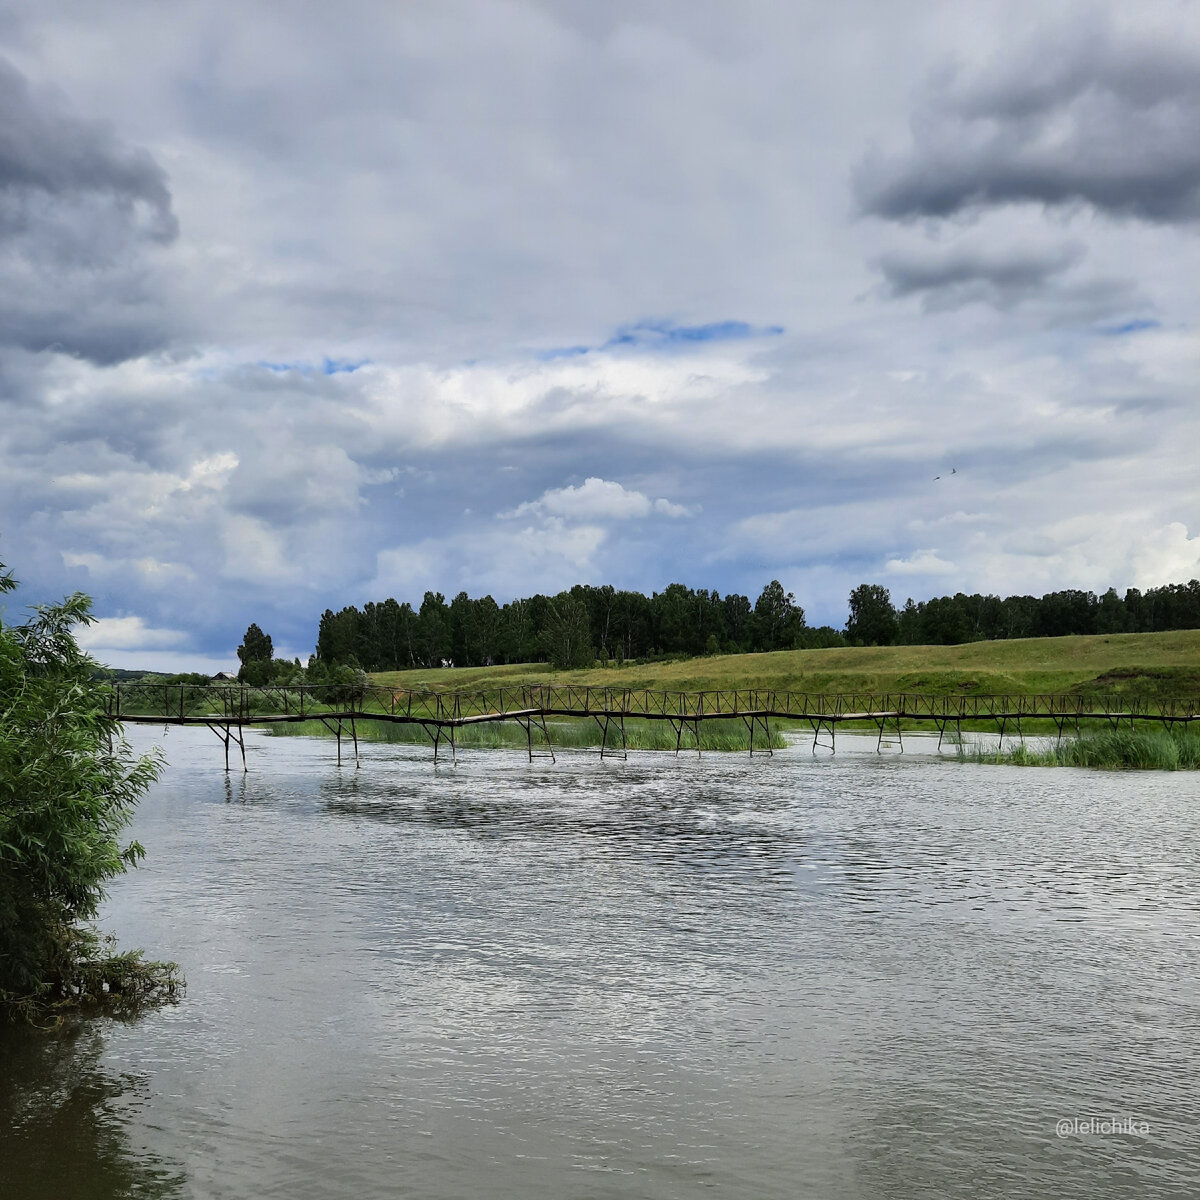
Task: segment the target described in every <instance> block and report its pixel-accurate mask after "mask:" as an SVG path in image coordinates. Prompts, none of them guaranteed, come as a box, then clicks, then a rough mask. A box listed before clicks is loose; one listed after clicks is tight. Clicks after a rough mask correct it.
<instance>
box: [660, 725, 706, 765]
mask: <svg viewBox="0 0 1200 1200" xmlns="http://www.w3.org/2000/svg"><path fill="white" fill-rule="evenodd" d="M667 720H668V721H670V722H671V728H672V729H674V730H675V757H676V758H678V757H679V751H680V750H682V749H683V727H684V726H685V725H686V726H688V728H690V729H691V731H692V736H693V737H694V738H695V739H696V757H697V758H700V757H702V755H701V750H700V721H699V718H689V717H668V718H667Z"/></svg>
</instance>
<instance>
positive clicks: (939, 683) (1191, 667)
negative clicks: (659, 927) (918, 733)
mask: <svg viewBox="0 0 1200 1200" xmlns="http://www.w3.org/2000/svg"><path fill="white" fill-rule="evenodd" d="M372 678H373V679H375V680H376V681H378V682H380V683H386V684H390V685H392V686H396V687H403V688H421V687H429V688H436V689H438V690H446V691H470V690H473V689H475V688H483V687H497V686H500V685H502V684H504V685H508V684H519V683H561V684H565V683H575V684H591V685H593V686H602V687H604V686H606V687H622V688H624V687H634V688H641V687H648V688H665V689H670V690H674V691H689V692H690V691H702V690H704V691H707V690H712V689H717V688H752V687H757V688H776V689H780V690H784V689H790V690H792V691H798V692H824V693H830V692H854V691H872V692H883V691H889V692H895V691H907V692H932V693H936V694H946V693H958V692H975V693H1024V694H1032V693H1047V692H1089V693H1090V692H1108V693H1115V694H1121V695H1127V696H1136V697H1146V698H1148V699H1165V698H1172V697H1185V696H1188V697H1190V696H1197V695H1200V630H1197V629H1189V630H1182V631H1176V632H1172V633H1119V634H1096V635H1092V636H1086V637H1063V638H1025V639H1021V640H1016V641H1006V642H971V643H969V644H967V645H962V646H860V647H844V648H838V649H832V650H780V651H776V652H775V653H772V654H727V655H719V656H715V657H713V658H692V659H686V660H684V661H682V662H668V663H646V664H641V665H638V664H629V665H625V666H620V667H618V666H615V665H614V666H608V667H595V668H592V669H590V670H583V671H554V670H552V669H551V668H550V667H549V666H547V665H546V664H545V663H520V664H515V665H512V666H502V667H464V668H448V669H445V670H437V671H429V670H418V671H386V672H381V673H378V674H376V675H374V676H373V677H372Z"/></svg>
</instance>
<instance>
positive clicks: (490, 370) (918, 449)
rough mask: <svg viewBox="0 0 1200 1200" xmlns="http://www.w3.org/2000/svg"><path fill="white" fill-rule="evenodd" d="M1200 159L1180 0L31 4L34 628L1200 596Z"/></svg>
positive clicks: (2, 240)
mask: <svg viewBox="0 0 1200 1200" xmlns="http://www.w3.org/2000/svg"><path fill="white" fill-rule="evenodd" d="M1198 131H1200V6H1198V5H1197V4H1195V3H1190V2H1186V3H1185V2H1178V0H1139V3H1138V4H1136V5H1130V4H1115V3H1112V4H1096V3H1093V4H1076V3H1059V2H1058V0H1036V2H1032V3H1030V2H1028V0H1002V2H1000V3H990V2H988V0H972V3H970V4H962V3H961V2H958V3H937V2H935V0H923V2H922V3H909V2H907V0H875V2H865V0H848V2H843V3H840V4H837V5H830V4H815V3H807V2H804V0H780V2H775V0H739V3H737V4H733V3H730V2H722V3H712V2H709V0H679V2H674V0H641V2H639V3H636V4H631V3H625V2H623V0H608V2H606V3H604V4H597V3H595V0H430V2H426V0H405V3H402V4H397V3H384V2H382V0H380V2H370V3H363V2H358V0H342V2H341V3H339V4H336V5H332V4H327V3H317V2H315V0H313V2H303V0H296V2H294V3H291V4H287V5H281V4H278V3H275V2H271V3H262V2H258V0H236V3H235V2H233V0H204V2H203V3H189V2H187V0H179V2H178V3H172V4H169V5H167V4H161V3H156V2H153V0H106V2H105V3H104V4H102V5H99V4H95V3H93V2H91V0H39V3H38V4H36V5H30V4H27V3H16V4H13V3H8V2H7V0H0V561H3V562H4V563H6V564H7V565H8V566H9V567H10V568H11V569H12V570H13V571H14V572H15V574H16V575H17V577H18V578H19V579H20V581H21V583H22V587H21V589H20V591H19V592H17V593H16V594H15V596H10V597H8V600H9V602H10V603H9V605H8V610H9V611H8V614H7V617H6V619H9V620H12V619H15V618H16V616H17V613H16V609H17V608H18V607H19V605H20V604H23V603H30V602H47V601H52V600H54V599H56V598H59V597H61V596H63V595H65V594H67V593H70V592H72V591H75V590H81V591H85V592H87V593H89V594H90V595H91V596H92V597H93V598H94V601H95V613H96V615H97V617H98V618H99V620H98V621H97V622H96V624H95V625H94V626H92V627H91V628H90V629H88V630H87V631H85V633H84V634H83V640H84V642H85V644H86V645H87V646H88V647H89V649H91V651H92V652H93V653H94V654H95V655H96V656H97V657H99V658H100V659H101V660H102V661H104V662H107V663H109V664H111V665H114V666H125V667H153V668H156V669H160V670H216V669H219V668H227V667H229V666H230V665H231V664H234V663H236V658H235V654H234V651H235V648H236V646H237V644H238V643H239V641H240V640H241V636H242V634H243V632H244V631H245V629H246V627H247V625H248V624H249V623H250V622H251V621H255V622H257V623H258V624H259V625H260V626H262V628H263V629H264V630H266V631H267V632H268V633H269V634H271V635H272V637H273V638H274V641H275V645H276V647H277V650H278V651H280V652H282V653H285V654H286V655H288V656H289V657H290V656H292V655H299V656H300V657H301V658H304V657H306V656H307V655H308V653H310V652H311V650H312V648H313V645H314V643H315V639H316V629H317V620H318V618H319V616H320V613H321V612H322V611H323V610H324V609H326V608H333V609H337V608H340V607H342V606H344V605H346V604H358V605H362V604H363V603H365V602H367V601H370V600H376V601H379V600H383V599H385V598H387V597H389V596H394V597H395V598H396V599H397V600H400V601H401V602H403V601H406V600H407V601H410V602H412V603H413V604H414V605H419V603H420V600H421V597H422V595H423V593H424V592H425V591H426V590H433V591H440V592H442V593H444V594H445V595H446V597H447V598H448V599H449V598H451V597H453V595H455V594H456V593H457V592H459V591H461V590H466V591H468V592H469V593H470V594H471V595H472V596H478V595H482V594H485V593H490V594H491V595H492V596H494V597H495V599H496V600H497V601H499V602H500V603H504V602H505V601H507V600H509V599H511V598H513V597H514V596H524V595H530V594H532V593H534V592H555V591H558V590H560V589H562V588H565V587H569V586H571V585H572V584H575V583H592V584H602V583H611V584H613V585H615V586H617V587H626V588H636V589H639V590H642V591H645V592H650V591H654V590H661V589H662V588H663V587H665V586H666V585H667V584H668V583H670V582H673V581H678V582H682V583H685V584H688V585H690V586H692V587H705V588H716V589H718V590H720V591H721V592H722V593H725V592H729V591H739V592H744V593H747V594H749V595H750V597H751V599H753V598H754V597H756V596H757V594H758V592H759V591H760V590H761V589H762V587H763V585H764V584H765V583H767V582H768V581H769V580H771V579H776V578H777V579H779V580H781V581H782V582H783V583H784V585H785V586H786V587H787V589H788V590H790V591H792V592H794V593H795V597H796V600H797V602H798V603H799V604H801V605H802V606H803V607H804V608H805V610H806V613H807V616H808V621H809V624H822V623H828V624H833V625H835V626H839V627H840V626H841V625H842V624H843V623H844V620H845V617H846V597H847V594H848V592H849V590H850V589H851V588H852V587H854V586H855V585H857V584H859V583H863V582H872V583H880V584H883V585H884V586H886V587H887V588H889V589H890V591H891V593H892V597H893V599H894V600H895V601H896V602H897V603H902V602H903V600H904V599H905V598H906V597H908V596H913V597H916V598H923V597H927V596H930V595H941V594H946V593H953V592H955V591H967V592H974V591H983V592H994V593H998V594H1001V595H1007V594H1012V593H1020V592H1030V593H1036V594H1041V593H1042V592H1044V591H1049V590H1056V589H1059V588H1066V587H1079V588H1088V589H1094V590H1103V589H1104V588H1107V587H1108V586H1110V585H1114V586H1116V587H1117V588H1118V589H1119V590H1123V589H1125V588H1127V587H1131V586H1137V587H1143V588H1144V587H1147V586H1154V585H1159V584H1163V583H1168V582H1182V581H1186V580H1188V579H1190V578H1193V577H1196V576H1197V575H1200V471H1198V464H1200V402H1198V397H1197V383H1198V382H1200V340H1198V337H1197V321H1198V318H1200V288H1197V286H1196V280H1197V279H1200V132H1198ZM14 601H15V602H16V603H15V604H14V603H13V602H14Z"/></svg>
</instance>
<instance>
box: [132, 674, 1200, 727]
mask: <svg viewBox="0 0 1200 1200" xmlns="http://www.w3.org/2000/svg"><path fill="white" fill-rule="evenodd" d="M108 716H109V717H111V718H112V719H114V720H118V721H125V722H130V723H133V724H154V725H160V724H176V725H190V724H196V725H207V724H214V723H216V724H220V725H269V724H273V723H277V722H297V721H308V720H320V719H323V718H324V719H329V720H342V721H350V720H355V721H384V722H392V723H397V724H400V723H405V724H411V723H416V724H421V725H429V726H439V727H444V728H461V727H463V726H466V725H477V724H483V723H488V722H494V721H511V720H515V721H528V720H542V719H544V718H546V717H565V718H576V719H581V718H590V717H600V718H604V717H608V718H610V719H611V718H639V719H644V720H651V721H655V720H658V721H662V720H665V721H673V722H678V721H684V722H687V723H688V724H692V723H694V722H696V721H712V720H750V719H755V720H784V721H788V720H790V721H796V720H798V721H804V722H809V723H811V722H813V721H817V722H820V723H821V724H829V725H832V724H843V723H847V722H859V723H867V722H878V721H880V720H884V721H917V722H934V723H936V724H941V723H943V722H952V723H956V724H957V723H963V722H971V721H987V722H993V721H1019V720H1036V719H1044V720H1050V721H1055V722H1057V721H1085V720H1105V721H1127V722H1133V721H1139V720H1141V721H1147V720H1149V721H1156V722H1165V723H1168V724H1170V723H1175V722H1185V723H1186V722H1191V721H1196V720H1200V697H1195V698H1191V699H1186V700H1169V701H1165V702H1162V703H1150V702H1148V701H1131V700H1130V699H1129V698H1128V697H1123V696H1106V695H1035V696H1028V695H1022V696H1010V695H958V696H942V695H932V694H927V693H917V692H911V693H910V692H899V693H847V694H835V695H826V694H820V693H811V692H791V691H768V690H729V691H705V692H672V691H655V690H650V689H631V688H595V687H575V686H566V687H558V686H552V685H531V686H526V687H520V688H499V689H494V690H491V691H486V692H434V691H406V690H401V689H397V688H385V687H378V686H374V685H368V686H365V687H361V688H349V689H348V688H345V687H340V686H331V687H321V686H315V687H296V688H285V687H264V688H250V687H240V686H208V687H204V686H196V685H191V684H166V685H163V684H136V683H135V684H117V685H115V686H114V687H113V688H112V691H111V695H110V699H109V705H108Z"/></svg>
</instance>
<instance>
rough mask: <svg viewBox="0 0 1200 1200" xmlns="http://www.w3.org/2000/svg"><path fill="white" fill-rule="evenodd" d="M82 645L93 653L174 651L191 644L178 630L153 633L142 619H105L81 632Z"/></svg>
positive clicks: (162, 630) (134, 617) (79, 638)
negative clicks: (100, 651) (107, 651)
mask: <svg viewBox="0 0 1200 1200" xmlns="http://www.w3.org/2000/svg"><path fill="white" fill-rule="evenodd" d="M77 640H78V641H79V644H80V645H81V646H82V647H83V648H84V649H85V650H89V651H95V650H99V649H105V650H172V649H177V648H178V647H179V646H180V645H182V644H183V643H184V642H185V641H186V640H187V635H186V634H184V633H183V632H182V631H180V630H178V629H151V628H149V627H148V626H147V625H146V622H145V621H144V620H143V618H141V617H137V616H133V617H101V618H99V620H97V621H95V622H94V623H93V624H91V625H88V626H85V627H84V628H82V629H80V631H79V636H78V639H77Z"/></svg>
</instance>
